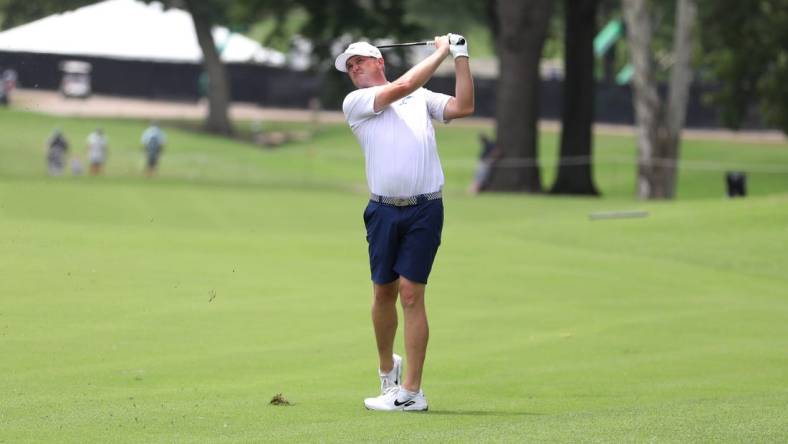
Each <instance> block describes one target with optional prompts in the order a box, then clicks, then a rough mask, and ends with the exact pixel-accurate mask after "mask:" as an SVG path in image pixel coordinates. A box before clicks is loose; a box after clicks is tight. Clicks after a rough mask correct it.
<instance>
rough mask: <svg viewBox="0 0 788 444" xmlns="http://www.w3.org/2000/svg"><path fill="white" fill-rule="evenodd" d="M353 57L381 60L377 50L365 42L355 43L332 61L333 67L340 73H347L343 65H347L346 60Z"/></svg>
mask: <svg viewBox="0 0 788 444" xmlns="http://www.w3.org/2000/svg"><path fill="white" fill-rule="evenodd" d="M353 56H365V57H375V58H376V59H382V58H383V56H382V55H381V54H380V50H379V49H378V48H375V47H374V46H372V45H370V44H369V43H367V42H356V43H351V44H350V46H348V47H347V49H346V50H345V52H343V53H342V54H340V55H338V56H337V59H336V60H335V61H334V66H335V67H336V68H337V69H338V70H340V71H342V72H347V68H345V63H347V59H349V58H351V57H353Z"/></svg>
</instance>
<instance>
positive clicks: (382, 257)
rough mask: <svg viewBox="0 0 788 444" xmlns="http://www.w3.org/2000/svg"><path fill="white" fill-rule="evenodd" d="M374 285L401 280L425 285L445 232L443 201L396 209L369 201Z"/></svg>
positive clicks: (366, 222)
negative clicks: (442, 233) (401, 278)
mask: <svg viewBox="0 0 788 444" xmlns="http://www.w3.org/2000/svg"><path fill="white" fill-rule="evenodd" d="M364 225H366V227H367V243H368V244H369V267H370V269H371V271H372V281H373V282H375V283H376V284H387V283H389V282H392V281H394V280H395V279H397V278H398V277H400V276H404V277H405V278H407V279H409V280H411V281H414V282H420V283H423V284H426V283H427V278H428V277H429V275H430V271H431V270H432V263H433V261H434V260H435V254H436V253H437V252H438V246H439V245H440V244H441V231H442V230H443V200H441V199H435V200H428V201H424V202H421V203H419V204H417V205H411V206H406V207H397V206H394V205H388V204H384V203H378V202H373V201H370V202H369V204H368V205H367V208H366V209H365V210H364Z"/></svg>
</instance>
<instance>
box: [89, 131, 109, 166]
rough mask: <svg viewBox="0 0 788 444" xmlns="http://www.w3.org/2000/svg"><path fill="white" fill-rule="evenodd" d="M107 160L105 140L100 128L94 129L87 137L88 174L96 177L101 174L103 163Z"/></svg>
mask: <svg viewBox="0 0 788 444" xmlns="http://www.w3.org/2000/svg"><path fill="white" fill-rule="evenodd" d="M106 160H107V138H106V136H104V131H103V130H102V129H101V128H96V131H93V132H92V133H90V135H88V162H89V163H90V174H92V175H94V176H96V175H99V174H101V172H102V170H103V169H104V163H105V162H106Z"/></svg>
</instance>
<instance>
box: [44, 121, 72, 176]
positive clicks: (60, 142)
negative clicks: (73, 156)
mask: <svg viewBox="0 0 788 444" xmlns="http://www.w3.org/2000/svg"><path fill="white" fill-rule="evenodd" d="M66 153H68V140H66V136H65V135H64V134H63V131H61V130H60V129H59V128H58V129H55V130H54V131H53V132H52V135H51V136H50V137H49V140H47V155H46V158H47V169H48V170H49V175H50V176H60V175H61V174H63V167H64V166H65V165H66Z"/></svg>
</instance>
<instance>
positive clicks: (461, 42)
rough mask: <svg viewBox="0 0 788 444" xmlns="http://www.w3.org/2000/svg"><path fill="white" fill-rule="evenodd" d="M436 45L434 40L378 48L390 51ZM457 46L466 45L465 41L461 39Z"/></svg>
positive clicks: (393, 44)
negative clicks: (389, 49)
mask: <svg viewBox="0 0 788 444" xmlns="http://www.w3.org/2000/svg"><path fill="white" fill-rule="evenodd" d="M434 44H435V41H434V40H429V41H424V42H408V43H392V44H390V45H379V46H377V48H378V49H388V48H400V47H404V46H432V45H434ZM456 44H457V45H464V44H465V39H460V40H458V41H457V43H456Z"/></svg>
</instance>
